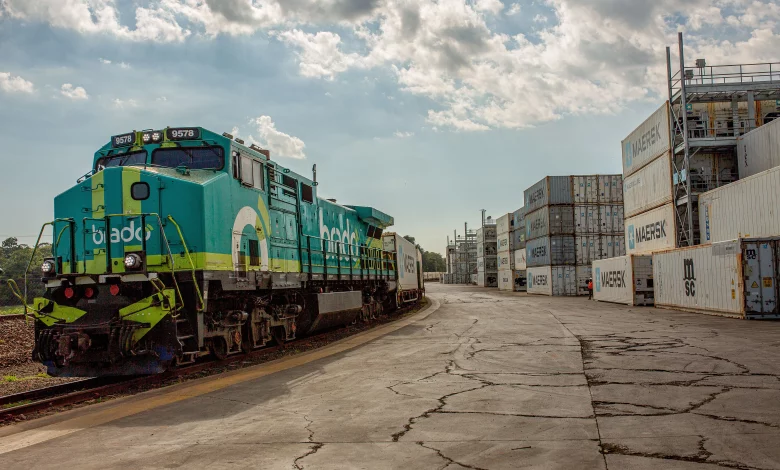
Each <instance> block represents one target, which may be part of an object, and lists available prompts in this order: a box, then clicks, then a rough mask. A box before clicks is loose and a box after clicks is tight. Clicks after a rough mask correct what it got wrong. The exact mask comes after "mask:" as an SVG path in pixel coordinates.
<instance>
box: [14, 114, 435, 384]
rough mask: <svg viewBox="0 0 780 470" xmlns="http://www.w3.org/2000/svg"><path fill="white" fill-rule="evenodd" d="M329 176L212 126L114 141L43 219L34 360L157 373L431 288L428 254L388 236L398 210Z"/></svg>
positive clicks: (62, 367)
mask: <svg viewBox="0 0 780 470" xmlns="http://www.w3.org/2000/svg"><path fill="white" fill-rule="evenodd" d="M314 178H315V180H316V173H315V176H314ZM315 180H311V179H308V178H306V177H304V176H302V175H299V174H296V173H294V172H292V171H290V170H289V169H287V168H284V167H282V166H281V165H279V164H278V163H277V162H275V161H273V160H271V158H270V154H269V152H268V151H267V150H264V149H262V148H260V147H258V146H256V145H254V144H253V145H249V146H246V145H244V142H243V141H242V140H240V139H237V138H236V139H234V138H233V136H231V135H229V134H226V133H225V134H222V135H218V134H216V133H213V132H210V131H208V130H206V129H204V128H201V127H187V128H166V129H163V130H149V131H133V132H130V133H127V134H121V135H117V136H114V137H112V139H111V142H110V143H108V144H106V145H104V146H103V147H102V148H101V149H100V150H98V151H97V152H96V153H95V155H94V161H93V166H92V170H91V171H90V172H89V173H87V174H86V175H84V176H83V177H81V178H80V179H79V180H78V181H77V184H76V185H75V186H73V187H71V188H70V189H68V190H67V191H65V192H63V193H62V194H60V195H58V196H57V197H56V198H55V201H54V212H55V217H56V218H55V220H54V221H52V222H50V223H47V224H45V225H44V227H43V228H42V229H41V234H42V233H43V229H44V228H45V227H46V226H51V227H52V228H53V240H52V258H49V259H46V260H44V262H43V265H42V266H41V272H42V282H44V283H45V284H46V288H47V289H46V294H45V295H44V296H43V297H41V298H36V299H34V300H33V301H32V304H31V305H27V304H26V305H27V307H28V309H29V310H30V311H31V312H32V315H33V316H34V317H35V319H36V321H35V336H36V343H35V349H34V351H33V357H34V359H36V360H38V361H40V362H42V363H43V364H45V365H46V366H47V368H48V371H49V373H50V374H52V375H63V376H80V375H89V376H100V375H127V374H149V373H158V372H161V371H164V370H165V369H167V368H169V367H172V366H176V365H178V364H185V363H191V362H194V361H195V360H196V359H197V358H199V357H201V356H204V355H208V354H213V355H214V356H216V357H218V358H224V357H226V356H228V355H231V354H236V353H240V352H244V351H248V350H251V349H255V348H259V347H263V346H265V345H266V344H268V343H270V342H284V341H287V340H290V339H293V338H295V337H296V336H298V335H301V334H304V335H305V334H310V333H313V332H315V331H319V330H323V329H327V328H330V327H334V326H339V325H345V324H349V323H351V322H354V321H357V320H358V319H362V320H369V319H371V318H373V317H374V316H375V315H376V314H377V313H380V312H382V311H383V310H388V309H393V308H396V307H397V306H399V305H400V304H402V303H404V302H414V301H416V300H418V299H419V298H420V297H421V296H423V295H424V286H423V276H422V257H421V254H420V252H419V250H417V249H416V248H415V247H414V245H412V244H410V243H409V242H408V241H406V240H405V239H403V238H402V237H399V236H397V235H395V234H392V233H384V230H385V229H386V228H387V227H389V226H391V225H392V224H393V222H394V221H393V218H392V217H391V216H389V215H387V214H385V213H383V212H381V211H379V210H377V209H374V208H372V207H366V206H344V205H340V204H338V203H337V202H336V201H335V200H326V199H321V198H319V197H317V182H316V181H315ZM40 239H41V237H40V236H39V237H38V241H37V243H36V248H37V246H38V244H39V243H40ZM383 247H384V249H383ZM415 268H416V269H415Z"/></svg>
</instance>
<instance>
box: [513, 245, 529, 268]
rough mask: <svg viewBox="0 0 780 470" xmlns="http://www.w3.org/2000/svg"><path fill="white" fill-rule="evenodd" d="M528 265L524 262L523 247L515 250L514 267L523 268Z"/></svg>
mask: <svg viewBox="0 0 780 470" xmlns="http://www.w3.org/2000/svg"><path fill="white" fill-rule="evenodd" d="M527 267H528V265H526V263H525V248H521V249H519V250H515V269H516V270H519V269H525V268H527Z"/></svg>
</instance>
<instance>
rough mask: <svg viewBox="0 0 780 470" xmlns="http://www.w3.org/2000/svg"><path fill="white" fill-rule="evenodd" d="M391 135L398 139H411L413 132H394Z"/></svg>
mask: <svg viewBox="0 0 780 470" xmlns="http://www.w3.org/2000/svg"><path fill="white" fill-rule="evenodd" d="M393 135H394V136H396V137H398V138H399V139H405V138H407V137H413V136H414V132H409V131H407V132H401V131H395V132H393Z"/></svg>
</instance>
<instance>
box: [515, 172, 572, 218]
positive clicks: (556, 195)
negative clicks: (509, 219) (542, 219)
mask: <svg viewBox="0 0 780 470" xmlns="http://www.w3.org/2000/svg"><path fill="white" fill-rule="evenodd" d="M524 198H525V210H526V214H528V213H530V212H532V211H535V210H536V209H539V208H540V207H544V206H547V205H555V204H572V203H573V202H574V201H573V198H572V193H571V176H547V177H545V178H544V179H542V180H541V181H539V182H537V183H536V184H534V185H533V186H531V187H530V188H528V189H526V190H525V191H524Z"/></svg>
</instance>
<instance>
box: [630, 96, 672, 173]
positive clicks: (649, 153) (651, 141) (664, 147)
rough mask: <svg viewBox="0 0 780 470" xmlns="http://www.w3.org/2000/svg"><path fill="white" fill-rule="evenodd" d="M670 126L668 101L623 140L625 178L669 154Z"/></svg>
mask: <svg viewBox="0 0 780 470" xmlns="http://www.w3.org/2000/svg"><path fill="white" fill-rule="evenodd" d="M669 124H670V119H669V102H668V101H667V102H665V103H664V104H663V106H661V107H660V108H658V110H657V111H656V112H654V113H653V114H651V115H650V117H649V118H647V120H646V121H645V122H643V123H642V124H640V125H639V127H637V128H636V129H634V131H633V132H631V133H630V134H629V135H628V137H626V138H625V139H623V141H622V142H621V148H622V150H623V177H627V176H629V175H632V174H634V173H636V172H637V171H638V170H639V169H641V168H642V167H644V166H645V165H647V164H648V163H650V162H651V161H652V160H653V159H655V158H657V157H658V156H659V155H661V154H665V153H668V152H669V149H670V145H669V144H670V138H669Z"/></svg>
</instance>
